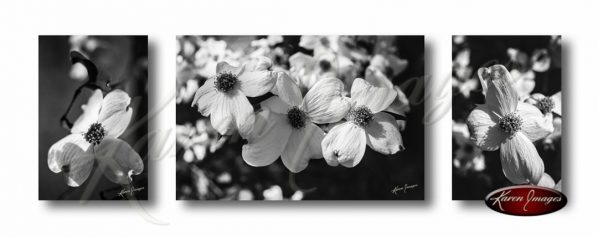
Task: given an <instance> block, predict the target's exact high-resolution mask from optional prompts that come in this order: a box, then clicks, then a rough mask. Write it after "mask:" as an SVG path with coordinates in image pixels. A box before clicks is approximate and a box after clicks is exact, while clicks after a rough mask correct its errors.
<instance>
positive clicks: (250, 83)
mask: <svg viewBox="0 0 598 237" xmlns="http://www.w3.org/2000/svg"><path fill="white" fill-rule="evenodd" d="M238 77H239V81H238V83H239V89H240V90H241V91H242V92H243V94H245V95H247V96H249V97H257V96H261V95H264V94H266V93H268V92H269V91H270V90H271V89H272V87H273V86H274V83H275V82H276V81H275V78H274V76H273V73H272V72H271V71H265V70H260V71H247V70H245V71H243V72H242V73H241V74H240V75H239V76H238Z"/></svg>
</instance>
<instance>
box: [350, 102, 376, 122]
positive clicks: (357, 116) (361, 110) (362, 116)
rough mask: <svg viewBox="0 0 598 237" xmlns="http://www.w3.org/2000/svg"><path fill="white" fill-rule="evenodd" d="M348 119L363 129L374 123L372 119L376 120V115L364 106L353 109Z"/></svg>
mask: <svg viewBox="0 0 598 237" xmlns="http://www.w3.org/2000/svg"><path fill="white" fill-rule="evenodd" d="M348 118H349V120H350V121H352V122H353V123H354V124H357V125H359V126H361V127H365V126H367V125H368V124H369V123H370V121H372V119H373V118H374V114H373V113H372V111H371V110H370V109H369V108H368V107H366V106H365V105H362V106H359V107H357V108H354V109H351V110H350V111H349V114H348Z"/></svg>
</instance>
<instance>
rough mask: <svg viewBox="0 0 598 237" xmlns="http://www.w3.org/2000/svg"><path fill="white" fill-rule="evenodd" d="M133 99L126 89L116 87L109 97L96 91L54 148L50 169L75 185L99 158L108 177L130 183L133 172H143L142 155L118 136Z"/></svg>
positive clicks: (127, 117) (49, 159)
mask: <svg viewBox="0 0 598 237" xmlns="http://www.w3.org/2000/svg"><path fill="white" fill-rule="evenodd" d="M130 101H131V98H130V97H129V95H128V94H127V93H126V92H124V91H122V90H118V89H117V90H114V91H112V92H110V93H108V94H107V95H106V97H103V96H102V91H101V90H99V89H98V90H95V91H94V93H93V94H92V95H91V97H90V98H89V100H88V102H87V104H86V105H85V106H84V107H83V114H81V116H79V118H78V119H77V120H76V121H75V123H74V125H73V127H72V128H71V134H70V135H68V136H66V137H64V138H63V139H61V140H59V141H58V142H56V143H54V145H52V146H51V147H50V150H49V151H48V167H49V168H50V170H52V171H53V172H54V173H63V175H64V178H65V181H66V184H67V185H69V186H71V187H77V186H80V185H81V184H83V183H84V182H85V181H86V180H87V178H88V177H89V174H90V173H91V171H92V169H93V166H94V162H95V161H98V163H99V164H100V166H99V168H100V170H101V171H102V172H103V173H104V176H105V177H106V178H108V179H109V180H110V181H112V182H114V183H118V184H129V183H130V182H131V175H137V174H140V173H141V172H143V161H142V160H141V157H140V156H139V154H137V152H136V151H135V150H133V148H131V146H129V144H127V143H126V142H124V141H122V140H120V139H118V137H119V136H120V135H122V133H123V132H124V131H125V130H126V128H127V126H128V125H129V122H130V121H131V116H132V113H133V109H132V108H129V104H130Z"/></svg>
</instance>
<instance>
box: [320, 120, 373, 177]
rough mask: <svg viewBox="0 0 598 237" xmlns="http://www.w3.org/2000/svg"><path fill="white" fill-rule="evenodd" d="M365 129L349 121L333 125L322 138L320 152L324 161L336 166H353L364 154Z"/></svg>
mask: <svg viewBox="0 0 598 237" xmlns="http://www.w3.org/2000/svg"><path fill="white" fill-rule="evenodd" d="M365 146H366V135H365V131H364V130H363V129H362V128H361V127H359V126H357V125H355V124H353V123H351V122H345V123H342V124H339V125H337V126H335V127H333V128H332V129H331V130H330V132H328V134H326V136H325V137H324V139H323V140H322V154H323V155H324V159H326V163H328V165H331V166H337V165H338V164H339V163H340V164H341V165H343V166H345V167H355V166H356V165H357V164H359V162H360V161H361V159H362V158H363V154H365Z"/></svg>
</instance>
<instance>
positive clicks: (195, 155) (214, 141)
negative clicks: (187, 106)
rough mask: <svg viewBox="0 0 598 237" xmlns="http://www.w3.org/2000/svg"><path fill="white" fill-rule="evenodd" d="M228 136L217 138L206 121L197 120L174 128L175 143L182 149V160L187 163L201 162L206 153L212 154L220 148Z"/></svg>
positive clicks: (216, 133)
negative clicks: (194, 122)
mask: <svg viewBox="0 0 598 237" xmlns="http://www.w3.org/2000/svg"><path fill="white" fill-rule="evenodd" d="M227 140H228V136H223V137H220V138H218V131H216V130H215V129H214V128H213V127H212V126H211V124H210V123H209V121H208V120H207V119H199V120H197V122H196V125H195V126H192V125H191V124H185V125H177V126H176V141H177V143H178V144H179V145H180V146H181V147H182V148H183V149H184V153H183V159H184V160H185V161H186V162H188V163H191V162H194V161H202V160H203V159H204V158H205V156H206V155H207V152H208V151H209V152H210V153H214V152H215V151H216V150H218V149H219V148H220V147H222V146H223V145H224V144H225V143H226V141H227Z"/></svg>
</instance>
